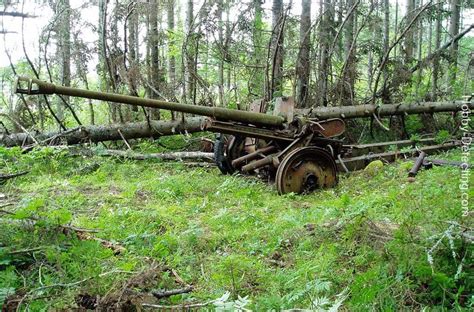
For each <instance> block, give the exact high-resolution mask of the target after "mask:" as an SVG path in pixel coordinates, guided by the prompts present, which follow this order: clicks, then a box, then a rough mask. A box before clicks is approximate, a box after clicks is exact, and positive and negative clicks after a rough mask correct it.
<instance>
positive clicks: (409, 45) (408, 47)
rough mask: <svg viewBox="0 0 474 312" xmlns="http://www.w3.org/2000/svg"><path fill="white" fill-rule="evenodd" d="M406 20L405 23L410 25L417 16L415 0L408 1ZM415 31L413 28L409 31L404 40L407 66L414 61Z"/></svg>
mask: <svg viewBox="0 0 474 312" xmlns="http://www.w3.org/2000/svg"><path fill="white" fill-rule="evenodd" d="M406 8H407V13H406V18H405V22H406V25H408V24H409V23H410V22H411V21H412V20H413V18H414V16H415V0H406ZM414 46H415V43H414V30H413V27H412V28H411V29H409V30H408V31H407V32H406V34H405V40H404V61H405V64H410V63H411V62H412V61H413V50H414Z"/></svg>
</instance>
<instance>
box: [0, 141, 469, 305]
mask: <svg viewBox="0 0 474 312" xmlns="http://www.w3.org/2000/svg"><path fill="white" fill-rule="evenodd" d="M438 158H442V159H451V160H456V159H459V158H460V153H459V152H457V151H453V152H450V153H444V154H441V155H439V156H438ZM0 161H1V164H0V166H3V168H2V170H1V171H3V172H15V171H21V170H29V171H30V172H29V174H27V175H25V176H22V177H18V178H15V179H11V180H9V181H8V182H7V183H5V184H4V185H2V186H0V193H1V194H2V195H1V198H0V207H2V208H1V212H0V227H1V230H0V305H1V304H2V303H3V304H5V306H4V309H16V308H18V304H20V307H19V310H28V309H29V310H30V311H41V310H52V309H65V310H68V309H72V308H77V307H80V306H82V307H87V306H89V307H96V308H97V307H99V308H102V309H106V308H112V307H115V308H117V309H119V308H120V309H132V310H133V309H134V308H136V307H139V306H140V307H141V304H142V303H144V302H145V303H153V304H159V305H176V304H183V303H184V304H193V303H198V302H199V303H204V302H210V304H209V305H208V306H207V309H217V310H219V309H221V310H222V309H228V310H239V309H244V308H245V309H251V310H254V311H267V310H276V311H278V310H283V309H290V308H303V309H311V310H318V309H319V310H321V309H323V310H330V309H331V307H332V308H333V309H337V308H338V307H339V309H340V310H346V311H368V310H375V311H379V310H383V311H396V310H421V309H423V308H424V307H428V308H432V309H458V310H463V309H465V310H469V309H472V307H473V306H474V298H473V293H474V291H473V290H474V288H473V285H474V281H473V275H474V274H473V262H472V252H473V249H472V244H470V243H469V242H468V241H467V240H466V239H464V238H463V237H464V236H462V234H463V233H464V232H465V231H466V229H472V225H473V224H472V219H469V217H463V216H462V213H463V211H462V209H461V204H460V201H461V192H460V191H459V187H458V184H459V176H460V170H459V169H458V168H454V167H435V168H433V169H431V170H423V171H421V172H420V173H419V175H418V176H417V178H416V181H415V182H413V183H409V182H407V178H406V177H407V168H408V167H409V165H407V164H405V163H402V162H399V163H397V164H394V165H385V166H384V167H383V168H381V169H379V170H376V171H374V172H367V171H365V172H364V171H361V172H357V173H353V174H350V175H348V176H341V177H340V181H339V185H338V186H337V187H336V188H334V189H329V190H322V191H318V192H315V193H313V194H310V195H304V196H296V195H293V194H289V195H285V196H278V195H277V193H276V191H275V189H274V188H273V187H272V186H269V185H267V184H265V183H264V182H262V181H260V180H259V179H257V178H255V177H243V176H239V175H234V176H224V175H221V174H219V172H218V170H217V169H216V168H200V167H189V166H187V165H184V164H179V163H160V162H158V161H129V160H120V159H113V158H104V157H87V158H85V157H70V156H68V155H66V153H65V152H61V151H57V150H53V149H48V148H46V149H41V150H35V151H33V152H31V153H28V154H21V153H20V151H19V150H17V149H8V150H7V149H1V150H0ZM468 192H469V194H470V197H471V198H473V197H474V192H473V188H472V187H471V188H470V189H469V190H468ZM7 204H11V205H7ZM76 228H81V229H94V230H97V231H96V232H86V233H84V232H80V231H77V229H76ZM186 285H192V287H193V291H192V292H190V293H187V294H181V295H175V296H171V297H168V298H163V299H160V300H158V299H156V298H153V296H149V294H150V293H151V292H153V291H154V290H158V289H161V290H163V289H168V290H169V289H177V288H183V287H184V286H186ZM219 298H220V300H217V301H213V300H216V299H219Z"/></svg>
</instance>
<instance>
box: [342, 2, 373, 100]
mask: <svg viewBox="0 0 474 312" xmlns="http://www.w3.org/2000/svg"><path fill="white" fill-rule="evenodd" d="M354 3H355V1H354V0H347V1H346V11H347V12H349V11H350V9H351V8H352V7H353V6H354ZM356 12H357V10H354V12H352V14H350V15H349V16H348V17H347V22H346V25H345V29H344V33H345V35H344V49H345V58H346V61H345V62H346V64H347V65H346V67H345V69H344V72H343V73H342V81H341V82H340V83H342V85H341V88H340V91H341V92H340V94H339V99H340V103H341V104H342V102H346V101H347V102H348V104H349V105H352V104H353V99H354V96H355V92H354V84H355V77H356V57H355V55H356V47H355V46H354V47H352V44H353V42H354V28H355V27H354V25H355V19H356ZM370 57H371V58H372V56H371V55H370ZM371 67H372V66H369V69H370V68H371ZM369 76H371V73H369Z"/></svg>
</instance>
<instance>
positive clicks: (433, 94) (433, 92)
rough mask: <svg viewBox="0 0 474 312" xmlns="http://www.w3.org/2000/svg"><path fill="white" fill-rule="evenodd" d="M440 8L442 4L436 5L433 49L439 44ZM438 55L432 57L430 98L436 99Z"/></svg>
mask: <svg viewBox="0 0 474 312" xmlns="http://www.w3.org/2000/svg"><path fill="white" fill-rule="evenodd" d="M442 9H443V4H442V3H440V4H439V5H437V6H436V28H435V51H436V50H438V49H439V48H440V46H441V31H442V26H443V25H442ZM439 65H440V56H439V55H435V57H434V58H433V81H432V83H431V100H433V101H436V100H437V98H438V82H439V73H440V68H439Z"/></svg>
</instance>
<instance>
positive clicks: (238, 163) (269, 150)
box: [232, 145, 277, 168]
mask: <svg viewBox="0 0 474 312" xmlns="http://www.w3.org/2000/svg"><path fill="white" fill-rule="evenodd" d="M276 150H277V147H276V146H274V145H270V146H267V147H264V148H261V149H258V150H256V151H254V152H252V153H249V154H247V155H244V156H242V157H239V158H237V159H234V160H233V161H232V166H233V167H234V168H238V167H240V166H241V165H242V164H243V163H246V162H250V161H252V160H255V159H257V158H258V157H265V156H264V155H265V154H268V153H273V152H275V151H276Z"/></svg>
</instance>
